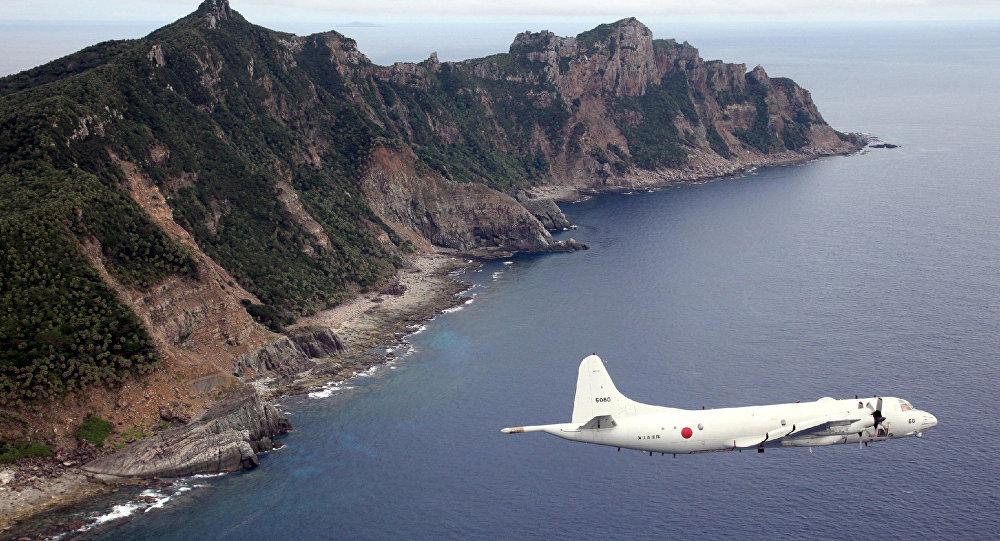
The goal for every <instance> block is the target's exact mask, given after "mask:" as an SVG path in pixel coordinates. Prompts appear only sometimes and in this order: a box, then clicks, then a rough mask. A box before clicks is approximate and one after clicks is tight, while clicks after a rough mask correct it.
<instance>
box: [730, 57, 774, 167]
mask: <svg viewBox="0 0 1000 541" xmlns="http://www.w3.org/2000/svg"><path fill="white" fill-rule="evenodd" d="M746 85H747V95H748V96H749V100H750V101H751V102H752V103H753V105H754V108H755V109H756V110H757V116H756V117H755V119H754V123H753V126H751V127H750V129H737V130H733V135H735V136H736V137H737V138H738V139H739V140H740V141H742V142H743V143H744V144H746V145H747V146H750V147H753V148H754V149H756V150H757V151H758V152H763V153H764V154H770V153H771V152H774V151H776V150H779V148H780V146H781V142H779V141H778V137H777V136H776V135H775V133H774V129H773V128H771V125H770V123H771V117H770V107H769V106H768V103H767V98H768V94H769V90H768V88H767V87H765V86H764V85H762V84H760V83H758V82H757V81H756V80H755V79H753V78H752V77H750V75H749V74H747V78H746Z"/></svg>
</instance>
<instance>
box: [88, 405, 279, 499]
mask: <svg viewBox="0 0 1000 541" xmlns="http://www.w3.org/2000/svg"><path fill="white" fill-rule="evenodd" d="M291 429H292V425H291V423H289V422H288V420H287V419H285V418H284V417H282V416H281V414H280V413H278V410H277V409H275V407H274V406H272V405H271V404H269V403H267V402H265V401H264V400H263V399H262V398H261V397H260V395H259V394H257V391H255V390H254V389H252V388H244V389H242V390H239V391H236V392H232V393H229V394H227V395H225V396H223V397H222V398H221V399H220V400H219V401H218V402H216V403H215V404H214V405H213V406H212V407H210V408H209V409H207V410H206V411H205V412H203V413H202V414H201V415H200V416H199V417H198V418H197V419H194V420H193V421H192V422H191V423H189V424H187V425H181V426H175V427H173V428H168V429H167V430H164V431H163V432H159V433H157V434H154V435H152V436H148V437H146V438H144V439H141V440H139V441H136V442H133V443H131V444H129V445H126V446H125V447H124V448H122V449H121V450H119V451H118V452H116V453H114V454H111V455H107V456H104V457H101V458H98V459H97V460H94V461H92V462H89V463H87V464H86V465H84V467H83V469H84V470H86V471H88V472H91V473H95V474H101V475H109V476H114V477H139V478H146V479H148V478H152V477H181V476H185V475H194V474H199V473H219V472H229V471H238V470H240V469H244V468H253V467H256V466H257V465H258V464H259V461H258V459H257V453H258V452H264V451H268V450H270V449H271V448H272V443H271V438H272V437H274V436H277V435H280V434H283V433H285V432H288V431H289V430H291Z"/></svg>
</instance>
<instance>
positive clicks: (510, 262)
mask: <svg viewBox="0 0 1000 541" xmlns="http://www.w3.org/2000/svg"><path fill="white" fill-rule="evenodd" d="M503 264H504V265H513V264H514V262H513V261H504V262H503Z"/></svg>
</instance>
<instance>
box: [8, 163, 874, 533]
mask: <svg viewBox="0 0 1000 541" xmlns="http://www.w3.org/2000/svg"><path fill="white" fill-rule="evenodd" d="M863 146H864V145H863V144H855V145H851V146H850V148H841V149H837V151H835V152H829V153H817V154H816V155H802V154H798V153H794V154H792V153H789V155H787V156H786V155H776V156H772V157H770V158H769V159H766V160H762V161H761V163H752V164H747V163H734V162H731V161H725V162H724V163H719V161H717V160H715V161H712V162H708V163H702V164H701V165H696V166H691V167H687V168H684V169H680V170H661V171H653V172H645V173H644V174H643V175H637V176H631V177H628V178H608V179H605V182H603V183H600V184H596V183H589V184H587V185H579V186H567V185H563V186H551V185H550V186H542V187H537V188H535V189H533V190H532V191H531V192H530V193H529V194H525V195H523V196H521V197H520V198H522V199H524V200H529V199H530V200H531V201H532V203H531V204H530V206H531V207H532V208H534V207H537V209H538V212H537V213H544V214H545V215H546V216H548V219H549V220H550V221H551V222H552V225H553V228H555V227H554V226H556V225H563V226H565V225H567V224H568V222H566V224H563V223H562V222H561V221H560V219H561V220H563V221H565V217H564V216H562V215H561V212H560V213H558V214H555V213H553V211H552V209H551V208H550V207H556V206H555V205H554V204H552V203H554V202H557V201H559V202H564V201H575V200H579V199H581V198H584V197H589V196H592V195H597V194H602V193H621V192H625V191H629V190H640V189H652V188H662V187H669V186H676V185H680V184H686V183H693V182H707V181H713V180H721V179H725V178H731V177H735V176H739V175H742V174H744V173H746V172H747V171H750V170H752V169H755V168H757V167H766V166H779V165H790V164H795V163H802V162H807V161H811V160H814V159H818V158H822V157H826V156H833V155H844V154H851V153H853V152H856V151H858V150H860V149H861V148H863ZM556 210H558V207H556ZM533 212H534V211H533ZM537 213H536V214H537ZM574 242H575V241H574ZM459 255H461V256H462V257H459ZM509 255H510V253H509V252H496V253H462V254H457V253H455V252H454V251H450V250H439V251H436V252H434V253H431V254H422V255H416V256H412V257H411V258H410V260H409V261H407V263H406V265H405V266H404V267H403V269H402V270H400V271H399V273H398V275H397V281H396V282H395V283H393V284H390V286H387V287H386V288H383V290H382V291H380V292H376V293H366V294H361V295H358V296H357V297H355V298H354V299H353V300H351V301H348V302H346V303H344V304H342V305H340V306H337V307H336V308H334V309H331V310H327V311H323V312H320V313H318V314H315V315H313V316H309V317H306V318H303V319H301V320H300V321H298V322H296V323H295V324H294V325H293V326H292V328H291V329H290V331H289V333H288V335H287V336H282V337H280V338H279V339H278V340H276V341H274V342H271V343H269V344H266V345H265V346H262V347H260V348H258V349H257V350H254V351H251V352H248V353H246V354H244V355H242V356H241V357H240V358H239V359H238V361H237V366H238V368H237V374H236V375H238V376H239V377H240V378H242V380H243V381H245V382H246V383H247V384H248V385H242V384H237V387H238V388H235V389H231V390H230V392H229V393H225V394H226V396H223V397H222V398H220V400H219V402H217V403H216V404H215V405H214V406H213V407H211V408H209V409H208V410H206V411H205V412H203V413H202V414H201V415H200V416H198V418H196V419H194V420H193V421H190V422H187V423H181V424H180V426H176V427H174V428H171V429H168V430H166V431H164V432H161V433H158V434H156V435H154V436H150V437H147V438H145V439H143V440H140V441H137V442H135V443H133V444H131V445H130V446H129V448H128V451H126V452H121V451H119V452H115V453H110V454H106V455H104V456H101V457H99V458H98V457H88V460H79V461H74V460H58V461H52V460H51V459H47V460H41V459H35V461H36V462H38V464H37V465H33V463H30V462H24V461H22V463H20V464H18V465H17V467H16V468H17V469H16V470H14V469H12V468H4V469H0V487H2V488H3V490H2V492H0V532H3V533H4V534H7V533H13V532H15V531H16V530H15V525H16V524H17V523H18V522H20V521H23V520H25V519H26V518H28V517H32V516H36V515H39V514H43V513H48V514H53V515H55V514H58V513H59V512H60V511H62V510H66V509H69V508H72V507H73V506H76V505H79V504H80V503H82V502H84V501H86V500H88V499H90V498H92V497H94V496H95V495H98V494H102V493H109V492H112V491H116V490H118V487H120V486H121V485H122V484H132V485H135V484H138V485H147V484H149V483H151V482H153V483H156V482H162V481H159V478H160V477H172V476H177V477H180V476H186V475H192V474H196V473H210V472H224V471H236V470H239V469H242V468H247V467H254V466H256V465H257V463H258V461H257V456H256V454H257V453H258V452H267V451H270V450H271V449H272V448H275V447H277V446H280V445H281V443H280V440H274V438H275V437H276V436H279V435H280V434H282V433H283V432H285V431H287V430H290V429H291V425H290V424H289V423H288V421H287V420H286V419H284V418H282V417H280V415H279V414H278V412H277V410H275V409H274V406H273V405H272V404H271V402H270V401H271V400H273V399H274V398H277V397H279V396H283V395H288V394H299V393H306V392H310V391H311V390H313V389H315V388H317V386H322V385H325V384H329V383H335V382H343V381H345V380H347V379H349V378H351V377H354V376H355V375H357V374H359V373H361V372H364V371H366V370H368V369H370V368H371V367H372V366H376V365H380V364H383V363H385V362H387V361H389V360H391V359H392V358H393V354H392V353H385V352H386V351H387V350H389V349H391V346H393V345H397V344H398V343H399V342H400V341H401V340H403V338H404V337H405V336H406V335H407V334H409V333H411V332H413V329H414V328H416V326H418V325H419V324H421V323H423V322H425V321H427V320H429V319H432V318H433V317H435V316H436V315H438V314H440V313H441V312H442V311H443V310H445V309H447V308H450V307H453V306H456V305H457V304H460V303H462V302H464V301H465V300H466V299H464V298H462V297H460V296H459V294H460V293H461V292H462V291H464V290H465V289H466V288H467V287H468V286H467V284H464V283H462V282H459V281H457V280H455V279H453V278H451V277H450V276H449V274H450V273H452V272H453V271H455V270H457V269H461V268H463V267H468V266H471V265H473V263H472V262H471V260H469V259H465V258H464V256H475V257H484V258H489V257H506V256H509ZM237 381H239V380H237ZM61 458H64V457H61ZM84 462H87V464H86V465H85V466H84V465H83V463H84ZM45 464H49V465H48V466H46V465H45ZM69 526H73V527H72V528H69V527H64V528H63V530H62V531H63V532H65V531H69V530H75V529H76V528H78V527H80V526H82V523H81V524H80V525H77V524H76V523H73V524H70V525H69ZM28 538H32V537H28Z"/></svg>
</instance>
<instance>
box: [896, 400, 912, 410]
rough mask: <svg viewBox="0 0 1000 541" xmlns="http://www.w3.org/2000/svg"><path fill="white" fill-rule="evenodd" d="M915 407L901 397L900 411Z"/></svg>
mask: <svg viewBox="0 0 1000 541" xmlns="http://www.w3.org/2000/svg"><path fill="white" fill-rule="evenodd" d="M913 409H916V408H914V407H913V405H912V404H910V403H909V402H907V401H906V400H903V399H902V398H900V399H899V411H910V410H913Z"/></svg>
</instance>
